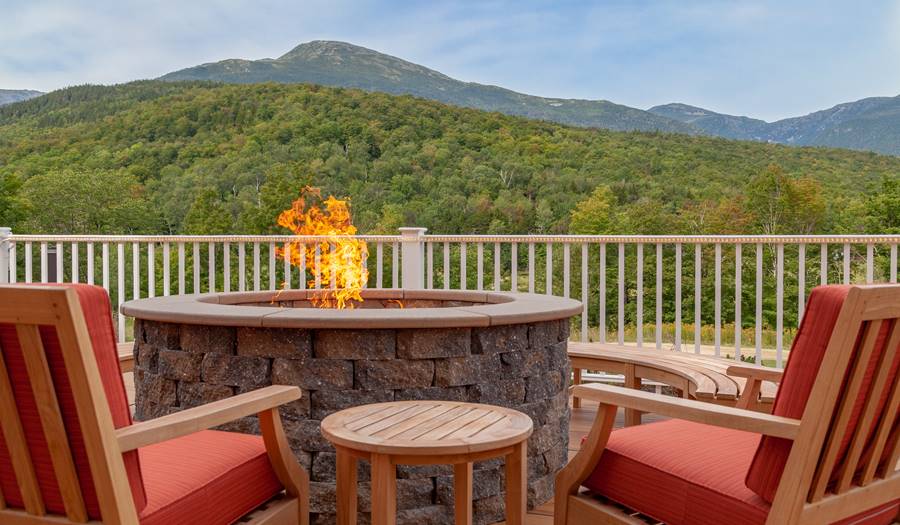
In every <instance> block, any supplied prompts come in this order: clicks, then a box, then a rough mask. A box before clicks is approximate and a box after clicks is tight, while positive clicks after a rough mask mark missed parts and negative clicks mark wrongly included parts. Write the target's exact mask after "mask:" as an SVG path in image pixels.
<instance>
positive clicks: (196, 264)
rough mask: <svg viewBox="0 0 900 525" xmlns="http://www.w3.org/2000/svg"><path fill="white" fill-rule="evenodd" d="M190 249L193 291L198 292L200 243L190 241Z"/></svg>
mask: <svg viewBox="0 0 900 525" xmlns="http://www.w3.org/2000/svg"><path fill="white" fill-rule="evenodd" d="M191 250H192V253H193V256H194V260H193V268H192V269H193V270H194V293H200V243H199V242H194V243H192V245H191Z"/></svg>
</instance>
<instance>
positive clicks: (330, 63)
mask: <svg viewBox="0 0 900 525" xmlns="http://www.w3.org/2000/svg"><path fill="white" fill-rule="evenodd" d="M159 79H160V80H167V81H175V80H212V81H220V82H226V83H239V84H242V83H256V82H267V81H273V82H281V83H313V84H322V85H326V86H334V87H349V88H359V89H364V90H366V91H380V92H384V93H388V94H392V95H412V96H416V97H420V98H426V99H431V100H436V101H438V102H443V103H447V104H453V105H456V106H462V107H468V108H473V109H481V110H486V111H498V112H500V113H505V114H508V115H515V116H521V117H527V118H534V119H540V120H549V121H552V122H557V123H560V124H568V125H574V126H580V127H598V128H605V129H611V130H615V131H663V132H676V133H685V134H690V135H693V134H697V133H698V130H697V129H696V128H695V127H693V126H690V125H687V124H684V123H682V122H679V121H677V120H674V119H670V118H666V117H660V116H657V115H653V114H652V113H649V112H647V111H644V110H641V109H637V108H632V107H629V106H623V105H621V104H615V103H613V102H610V101H607V100H583V99H565V98H546V97H538V96H534V95H526V94H523V93H518V92H516V91H512V90H509V89H506V88H503V87H499V86H493V85H489V84H479V83H477V82H464V81H461V80H456V79H453V78H451V77H449V76H447V75H445V74H443V73H441V72H439V71H435V70H433V69H430V68H427V67H425V66H422V65H419V64H415V63H412V62H409V61H406V60H403V59H401V58H397V57H394V56H391V55H387V54H384V53H380V52H378V51H374V50H371V49H368V48H365V47H361V46H357V45H354V44H349V43H346V42H336V41H329V40H314V41H312V42H306V43H303V44H300V45H298V46H296V47H294V48H293V49H291V50H290V51H288V52H287V53H285V54H283V55H281V56H280V57H278V58H274V59H273V58H264V59H261V60H246V59H227V60H222V61H219V62H209V63H205V64H201V65H199V66H194V67H190V68H185V69H181V70H178V71H174V72H171V73H168V74H166V75H163V76H161V77H159Z"/></svg>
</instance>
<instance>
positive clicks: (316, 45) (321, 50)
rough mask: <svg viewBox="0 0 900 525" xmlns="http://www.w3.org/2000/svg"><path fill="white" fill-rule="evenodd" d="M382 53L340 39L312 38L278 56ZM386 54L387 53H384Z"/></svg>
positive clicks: (292, 57)
mask: <svg viewBox="0 0 900 525" xmlns="http://www.w3.org/2000/svg"><path fill="white" fill-rule="evenodd" d="M341 54H343V55H346V54H354V55H381V53H379V52H377V51H373V50H371V49H369V48H366V47H362V46H357V45H354V44H351V43H349V42H341V41H340V40H311V41H309V42H304V43H302V44H300V45H298V46H297V47H295V48H293V49H291V50H290V51H288V52H287V53H285V54H283V55H281V56H280V57H278V60H294V59H298V58H313V57H320V56H323V55H341ZM384 56H386V55H384Z"/></svg>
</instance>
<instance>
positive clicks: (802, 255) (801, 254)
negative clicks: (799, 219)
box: [797, 243, 806, 324]
mask: <svg viewBox="0 0 900 525" xmlns="http://www.w3.org/2000/svg"><path fill="white" fill-rule="evenodd" d="M805 306H806V245H805V244H803V243H800V244H799V245H798V246H797V323H798V324H799V323H800V321H802V320H803V310H804V307H805Z"/></svg>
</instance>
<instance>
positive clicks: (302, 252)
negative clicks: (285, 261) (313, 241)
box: [297, 244, 319, 290]
mask: <svg viewBox="0 0 900 525" xmlns="http://www.w3.org/2000/svg"><path fill="white" fill-rule="evenodd" d="M297 249H298V250H300V256H299V257H298V259H299V260H300V268H299V271H298V273H299V274H300V289H301V290H306V286H307V283H308V282H309V278H308V277H307V276H306V250H308V249H309V248H308V247H307V245H306V244H299V245H298V246H297ZM318 250H319V247H318V245H317V246H316V254H318ZM318 262H319V259H318V258H316V263H317V265H318Z"/></svg>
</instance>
